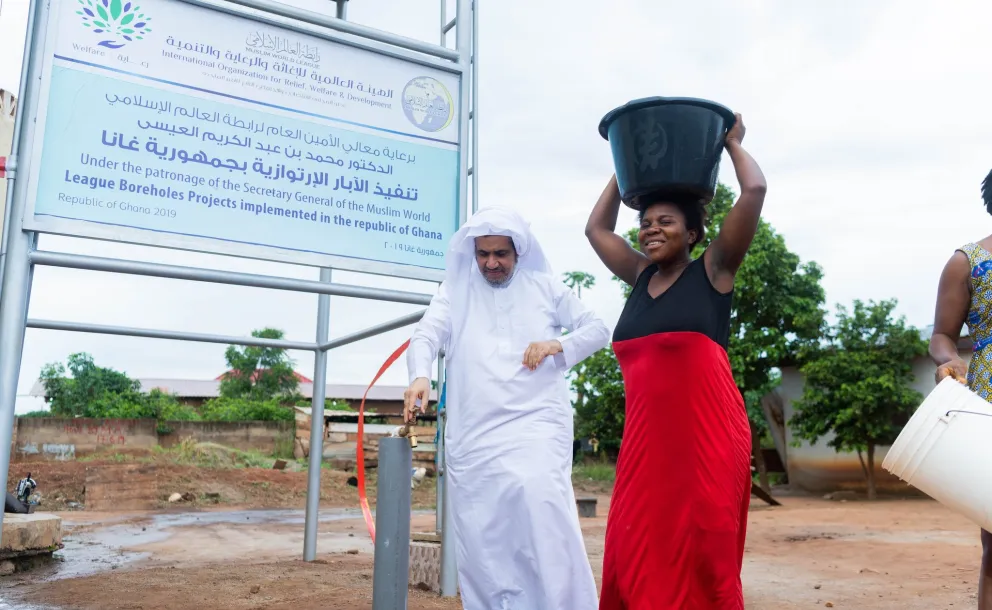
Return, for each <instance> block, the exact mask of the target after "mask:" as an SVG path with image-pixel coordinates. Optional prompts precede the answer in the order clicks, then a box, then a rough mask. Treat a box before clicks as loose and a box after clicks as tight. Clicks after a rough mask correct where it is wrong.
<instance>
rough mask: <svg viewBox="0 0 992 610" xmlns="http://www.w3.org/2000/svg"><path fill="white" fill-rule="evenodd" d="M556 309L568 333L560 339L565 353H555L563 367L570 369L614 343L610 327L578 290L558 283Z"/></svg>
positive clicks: (559, 366)
mask: <svg viewBox="0 0 992 610" xmlns="http://www.w3.org/2000/svg"><path fill="white" fill-rule="evenodd" d="M557 287H558V290H557V294H556V295H555V296H556V302H557V304H556V306H555V310H556V311H557V312H558V320H559V322H560V323H561V325H562V328H564V329H565V330H566V331H568V334H567V335H564V336H562V337H561V338H559V339H558V343H560V344H561V353H560V354H556V355H555V364H556V365H557V366H558V368H559V369H562V370H565V369H570V368H572V367H573V366H575V365H576V364H578V363H580V362H582V361H583V360H585V359H586V358H588V357H589V356H592V355H593V354H595V353H596V352H598V351H599V350H601V349H603V348H604V347H606V346H607V345H609V344H610V329H608V328H606V324H604V323H603V320H601V319H600V317H599V316H597V315H596V313H595V312H594V311H593V310H592V309H590V308H589V307H587V306H586V304H585V303H583V302H582V301H581V300H580V299H579V297H577V296H576V295H575V292H573V291H572V290H570V289H569V288H568V287H567V286H565V285H564V284H558V286H557Z"/></svg>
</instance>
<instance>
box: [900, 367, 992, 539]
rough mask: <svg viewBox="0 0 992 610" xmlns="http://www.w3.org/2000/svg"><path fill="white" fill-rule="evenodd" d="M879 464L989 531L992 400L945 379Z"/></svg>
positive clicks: (991, 522) (991, 516)
mask: <svg viewBox="0 0 992 610" xmlns="http://www.w3.org/2000/svg"><path fill="white" fill-rule="evenodd" d="M882 468H884V469H885V470H887V471H888V472H891V473H892V474H894V475H895V476H897V477H899V478H900V479H902V480H903V481H905V482H907V483H909V484H910V485H912V486H913V487H915V488H917V489H919V490H920V491H922V492H924V493H925V494H927V495H928V496H930V497H931V498H933V499H934V500H937V501H938V502H940V503H941V504H943V505H944V506H947V507H948V508H950V509H951V510H953V511H955V512H958V513H960V514H961V515H963V516H965V517H967V518H969V519H971V520H972V521H974V522H975V523H976V524H978V525H979V526H981V527H983V528H984V529H986V530H989V531H992V484H990V481H992V404H989V403H988V402H986V401H985V400H983V399H982V398H981V397H979V396H978V395H976V394H975V393H973V392H972V391H971V390H969V389H968V388H966V387H965V386H963V385H962V384H961V383H959V382H957V381H954V380H953V379H950V378H948V379H945V380H944V381H942V382H940V384H938V385H937V387H936V388H935V389H934V390H933V392H931V393H930V395H929V396H927V398H926V400H924V401H923V404H922V405H920V408H919V409H917V410H916V413H914V414H913V417H912V418H910V420H909V422H908V423H907V424H906V427H905V428H903V431H902V433H901V434H900V435H899V437H898V438H897V439H896V442H895V443H893V444H892V448H891V449H889V451H888V453H887V454H886V456H885V460H884V461H883V462H882Z"/></svg>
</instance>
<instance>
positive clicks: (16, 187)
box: [0, 0, 48, 533]
mask: <svg viewBox="0 0 992 610" xmlns="http://www.w3.org/2000/svg"><path fill="white" fill-rule="evenodd" d="M47 17H48V3H47V2H43V1H42V0H30V3H29V5H28V23H27V35H26V36H25V39H24V65H23V70H22V71H21V81H20V87H21V89H20V91H21V98H20V99H19V100H18V104H19V106H20V108H19V110H18V112H17V117H16V119H15V121H14V138H13V142H14V148H13V149H12V151H11V154H12V155H13V156H14V159H15V162H16V160H17V159H29V158H30V150H31V148H32V143H33V142H34V141H35V137H34V136H35V130H36V129H37V123H35V121H33V120H30V119H29V114H30V113H31V112H32V108H34V107H36V106H37V103H38V101H37V100H38V97H39V95H40V89H41V76H40V75H41V68H42V63H43V57H44V55H43V53H44V47H45V40H44V36H43V35H42V33H43V32H44V31H45V28H46V27H47V25H48V24H47V21H48V20H47ZM20 165H21V169H18V170H17V173H16V174H15V175H14V178H13V179H11V180H8V185H7V186H8V189H7V192H8V194H9V195H10V197H9V198H8V199H7V210H6V211H5V212H4V216H5V217H6V222H5V223H4V227H3V231H4V237H3V239H2V240H0V243H2V252H0V269H2V270H3V276H2V278H0V283H2V288H0V489H4V490H6V489H7V470H8V468H9V467H10V450H11V445H12V444H13V439H14V411H15V406H16V401H17V382H18V377H19V376H20V372H21V356H22V354H23V351H24V333H25V332H26V330H25V327H24V320H25V319H26V318H27V315H28V305H29V303H30V299H31V281H32V280H33V276H34V274H33V267H31V263H30V255H31V250H32V249H34V248H35V246H36V245H37V236H36V235H35V234H34V233H26V232H24V231H23V230H21V226H22V221H23V218H24V210H25V209H26V208H27V202H28V188H27V187H28V181H27V180H26V179H24V176H27V172H26V171H24V168H26V167H27V164H25V163H21V164H20ZM2 529H3V513H0V533H2Z"/></svg>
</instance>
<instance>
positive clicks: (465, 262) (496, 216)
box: [444, 207, 552, 357]
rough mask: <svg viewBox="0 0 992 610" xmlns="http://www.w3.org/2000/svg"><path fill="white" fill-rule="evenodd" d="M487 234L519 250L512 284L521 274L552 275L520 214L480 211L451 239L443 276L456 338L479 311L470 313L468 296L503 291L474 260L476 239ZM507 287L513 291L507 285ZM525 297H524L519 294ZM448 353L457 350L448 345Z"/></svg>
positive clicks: (494, 209) (502, 210) (495, 209)
mask: <svg viewBox="0 0 992 610" xmlns="http://www.w3.org/2000/svg"><path fill="white" fill-rule="evenodd" d="M486 235H505V236H507V237H509V238H510V239H511V240H513V246H514V247H515V248H516V250H517V263H516V266H515V267H514V270H513V276H512V277H511V280H510V281H511V282H514V280H516V281H517V282H519V278H517V276H518V275H519V274H520V272H528V271H529V272H536V273H539V274H544V273H547V274H551V273H552V270H551V265H550V264H548V259H547V258H545V256H544V250H542V249H541V245H540V244H539V243H537V239H535V238H534V234H533V233H531V232H530V223H528V222H527V221H525V220H524V219H523V218H522V217H521V216H520V214H518V213H516V212H515V211H513V210H510V209H508V208H504V207H487V208H483V209H481V210H479V211H478V212H476V213H475V215H473V216H472V218H470V219H469V220H468V222H466V223H465V224H464V225H462V227H461V228H460V229H458V231H457V232H456V233H455V234H454V236H453V237H452V238H451V243H450V245H449V246H448V260H447V269H446V271H445V276H444V289H445V291H446V292H447V295H448V302H449V304H450V310H449V311H450V313H449V315H450V316H451V328H452V332H453V333H454V334H455V335H458V334H460V333H461V332H463V330H464V329H465V325H466V323H467V322H468V321H469V320H470V319H471V318H472V317H473V316H474V315H478V314H479V312H477V311H474V312H473V311H468V309H469V307H468V303H470V302H471V300H470V299H469V293H470V292H471V291H472V290H500V289H502V288H494V287H491V286H489V285H488V284H487V283H486V282H485V278H483V277H482V272H481V271H479V263H478V262H477V261H476V258H475V238H476V237H484V236H486ZM507 288H510V286H509V285H507ZM520 296H523V295H520ZM447 350H448V351H447V353H448V355H449V357H450V356H453V355H454V351H455V347H454V345H452V344H451V343H450V342H449V345H448V346H447Z"/></svg>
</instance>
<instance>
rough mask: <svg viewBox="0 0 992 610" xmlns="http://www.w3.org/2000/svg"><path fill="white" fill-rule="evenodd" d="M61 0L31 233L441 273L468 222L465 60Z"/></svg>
mask: <svg viewBox="0 0 992 610" xmlns="http://www.w3.org/2000/svg"><path fill="white" fill-rule="evenodd" d="M51 6H52V10H51V13H50V14H51V22H50V24H49V30H48V34H47V37H46V40H47V41H48V42H47V45H46V58H45V67H44V72H43V74H44V76H43V83H44V84H43V88H42V95H41V100H42V102H41V106H40V108H39V116H38V125H39V130H38V133H39V134H42V135H41V141H40V143H41V146H40V147H39V146H38V143H39V142H38V141H36V145H35V150H34V155H33V158H32V163H31V167H30V187H29V188H30V192H32V193H35V194H36V197H35V200H34V206H33V210H31V209H30V207H29V210H28V213H27V214H25V221H24V225H25V228H27V229H30V230H38V231H42V232H53V233H62V234H68V235H76V236H83V237H96V238H102V239H114V240H119V241H126V242H132V243H140V244H147V245H154V246H167V247H177V248H185V249H190V250H197V251H204V252H218V253H226V254H235V255H243V256H251V257H256V258H266V259H270V260H279V261H286V262H296V263H302V264H316V265H329V266H335V267H339V268H351V269H355V270H360V271H366V270H367V271H373V272H380V273H390V272H395V271H391V270H395V269H397V268H398V267H397V265H403V266H404V268H405V269H407V270H414V269H415V268H420V269H421V273H420V274H419V275H420V276H421V277H433V276H434V274H435V273H436V271H432V270H440V269H443V268H444V251H445V249H446V244H447V241H448V239H449V238H450V237H451V235H452V233H453V231H455V230H456V228H457V224H458V204H459V202H458V192H459V188H458V183H459V172H460V168H459V152H458V151H459V145H460V143H459V139H458V138H459V126H460V125H459V124H460V121H461V120H462V117H460V116H459V103H458V91H459V80H460V78H462V76H461V75H460V74H458V73H457V71H456V70H452V71H447V70H443V69H440V68H436V67H432V66H427V65H424V64H422V63H417V62H414V61H408V60H405V59H400V58H397V57H394V56H387V55H384V54H380V53H377V52H375V51H373V50H368V49H363V48H360V47H357V46H354V45H351V44H344V43H342V42H335V41H332V40H328V39H325V38H320V37H316V36H311V35H308V34H302V33H299V32H297V31H294V30H289V29H286V28H282V27H279V26H276V25H271V24H267V23H263V22H260V21H256V20H253V19H250V18H248V17H246V16H244V15H232V14H226V13H222V12H219V11H215V10H210V9H207V8H203V7H200V6H194V5H190V4H186V3H183V2H179V1H177V0H132V1H130V2H129V1H128V0H53V1H52V4H51ZM39 149H40V150H39ZM404 274H406V275H411V276H412V277H416V276H418V273H417V272H413V273H404Z"/></svg>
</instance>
